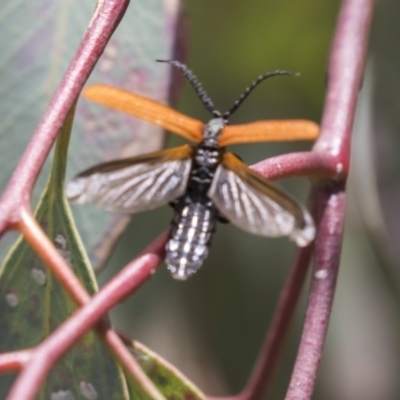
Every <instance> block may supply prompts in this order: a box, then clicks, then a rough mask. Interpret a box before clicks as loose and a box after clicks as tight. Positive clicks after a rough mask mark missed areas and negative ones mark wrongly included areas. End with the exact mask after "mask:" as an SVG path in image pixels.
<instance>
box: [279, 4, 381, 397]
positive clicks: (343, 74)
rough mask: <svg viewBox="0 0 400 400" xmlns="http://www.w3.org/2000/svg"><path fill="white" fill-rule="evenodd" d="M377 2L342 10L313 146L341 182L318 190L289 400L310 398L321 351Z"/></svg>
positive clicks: (329, 310)
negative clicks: (308, 287) (307, 285)
mask: <svg viewBox="0 0 400 400" xmlns="http://www.w3.org/2000/svg"><path fill="white" fill-rule="evenodd" d="M373 6H374V2H373V0H364V1H362V2H360V1H359V0H344V1H343V3H342V8H341V11H340V14H339V19H338V24H337V30H336V34H335V38H334V42H333V47H332V53H331V57H330V63H329V75H328V91H327V97H326V107H325V111H324V116H323V119H322V127H321V134H320V137H319V138H318V140H317V141H316V143H315V145H314V148H313V150H314V151H316V152H320V153H322V154H323V155H324V156H325V157H327V158H328V159H331V160H333V161H334V162H335V163H336V165H337V168H338V169H339V170H340V171H341V172H342V182H335V181H330V182H329V181H326V182H325V185H326V186H325V188H323V187H322V188H321V187H320V188H319V189H316V191H315V198H316V201H317V202H319V203H320V215H321V224H320V226H319V232H318V236H317V239H316V244H315V258H314V267H313V275H312V283H311V290H310V296H309V301H308V305H307V310H306V319H305V324H304V327H303V334H302V338H301V342H300V347H299V351H298V355H297V359H296V362H295V366H294V370H293V374H292V377H291V381H290V386H289V389H288V392H287V394H286V400H300V399H302V400H303V399H310V398H311V396H312V393H313V390H314V385H315V380H316V375H317V370H318V366H319V361H320V358H321V355H322V349H323V344H324V341H325V336H326V331H327V327H328V322H329V317H330V313H331V309H332V302H333V297H334V292H335V286H336V278H337V274H338V269H339V261H340V252H341V243H342V238H343V225H344V205H345V192H344V188H345V180H346V177H347V173H348V168H349V164H350V142H351V131H352V128H353V121H354V112H355V107H356V102H357V96H358V90H359V87H360V85H361V81H362V74H363V67H364V61H365V55H366V49H367V43H368V36H369V30H370V24H371V18H372V12H373Z"/></svg>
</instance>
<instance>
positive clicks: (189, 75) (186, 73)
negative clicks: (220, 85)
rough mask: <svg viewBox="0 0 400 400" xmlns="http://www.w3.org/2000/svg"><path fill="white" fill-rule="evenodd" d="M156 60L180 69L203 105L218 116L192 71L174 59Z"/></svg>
mask: <svg viewBox="0 0 400 400" xmlns="http://www.w3.org/2000/svg"><path fill="white" fill-rule="evenodd" d="M156 61H157V62H164V63H168V64H171V65H172V66H174V67H176V68H178V69H179V70H181V71H182V73H183V75H184V76H185V77H186V78H187V80H188V81H189V82H190V84H191V85H192V86H193V88H194V90H195V91H196V93H197V95H198V96H199V98H200V100H201V102H202V103H203V105H204V107H205V108H206V109H207V110H208V111H209V112H210V113H211V114H212V115H214V117H220V116H221V113H220V112H219V111H218V110H216V109H215V107H214V103H213V102H212V100H211V99H210V97H208V94H207V93H206V91H205V90H204V89H203V86H202V85H201V83H200V82H199V81H198V80H197V78H196V76H195V75H194V74H193V72H192V71H191V70H190V69H189V68H188V67H187V66H186V65H185V64H182V63H180V62H179V61H175V60H156Z"/></svg>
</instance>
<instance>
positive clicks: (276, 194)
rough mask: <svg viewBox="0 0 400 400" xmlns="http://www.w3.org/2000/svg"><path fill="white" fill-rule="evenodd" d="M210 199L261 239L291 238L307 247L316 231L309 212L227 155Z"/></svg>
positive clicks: (237, 223)
mask: <svg viewBox="0 0 400 400" xmlns="http://www.w3.org/2000/svg"><path fill="white" fill-rule="evenodd" d="M208 197H209V198H210V199H211V200H212V201H213V202H214V204H215V205H216V207H217V208H218V210H219V211H220V212H221V214H223V215H224V216H225V217H226V218H228V219H229V220H230V221H231V222H232V223H234V224H235V225H237V226H238V227H239V228H241V229H243V230H245V231H248V232H250V233H253V234H255V235H261V236H270V237H275V236H289V237H290V238H291V239H292V240H294V241H295V242H296V244H297V245H298V246H306V245H308V244H309V243H310V242H311V241H312V240H313V239H314V236H315V227H314V223H313V220H312V218H311V216H310V214H309V213H308V211H307V210H306V209H305V208H304V207H303V206H302V205H300V204H299V203H297V201H295V200H294V199H292V198H291V197H289V196H288V195H287V194H286V193H285V192H283V191H282V190H281V189H279V188H278V187H277V186H275V185H274V184H273V183H271V182H269V181H268V180H266V179H264V178H263V177H262V176H261V175H259V174H258V173H257V172H255V171H252V170H251V169H249V168H248V167H247V165H246V164H244V163H242V162H241V161H240V160H239V159H238V158H237V157H236V156H234V155H233V154H232V153H225V154H224V157H223V160H222V163H221V164H220V166H219V167H218V168H217V170H216V173H215V176H214V179H213V182H212V184H211V187H210V189H209V192H208Z"/></svg>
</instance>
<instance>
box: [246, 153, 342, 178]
mask: <svg viewBox="0 0 400 400" xmlns="http://www.w3.org/2000/svg"><path fill="white" fill-rule="evenodd" d="M251 168H252V169H254V170H255V171H257V172H258V173H260V174H261V175H263V176H264V177H266V178H267V179H271V180H276V179H282V178H290V177H294V176H308V177H310V178H313V179H318V180H320V179H327V178H332V179H338V178H339V176H340V175H341V172H342V171H341V170H338V169H337V165H336V163H335V162H334V161H333V160H331V159H330V158H329V157H326V156H325V155H324V154H322V153H318V152H315V151H314V152H313V151H303V152H297V153H289V154H284V155H281V156H276V157H271V158H268V159H266V160H264V161H261V162H259V163H257V164H254V165H252V166H251Z"/></svg>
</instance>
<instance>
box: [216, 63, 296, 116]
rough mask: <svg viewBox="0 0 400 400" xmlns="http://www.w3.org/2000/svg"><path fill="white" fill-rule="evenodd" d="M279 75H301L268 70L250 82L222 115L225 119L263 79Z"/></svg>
mask: <svg viewBox="0 0 400 400" xmlns="http://www.w3.org/2000/svg"><path fill="white" fill-rule="evenodd" d="M277 75H293V76H297V75H300V74H299V73H298V72H290V71H279V70H278V71H272V72H267V73H265V74H263V75H260V76H259V77H258V78H257V79H256V80H255V81H254V82H252V83H251V84H250V86H248V87H247V88H246V90H245V91H244V92H243V93H242V94H241V95H240V96H239V98H238V99H237V100H236V101H235V102H234V103H233V106H232V107H231V108H230V109H229V110H228V111H226V112H224V114H223V115H222V117H223V118H224V119H228V118H229V116H230V115H232V114H233V113H234V112H235V111H236V110H237V109H238V108H239V106H240V105H241V104H242V103H243V101H244V100H245V99H246V97H247V96H248V95H249V94H250V93H251V92H252V90H253V89H254V88H255V87H256V86H257V85H258V84H259V83H261V82H262V81H263V80H265V79H267V78H271V77H272V76H277Z"/></svg>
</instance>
